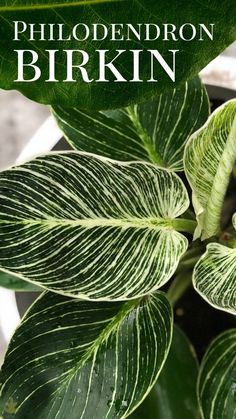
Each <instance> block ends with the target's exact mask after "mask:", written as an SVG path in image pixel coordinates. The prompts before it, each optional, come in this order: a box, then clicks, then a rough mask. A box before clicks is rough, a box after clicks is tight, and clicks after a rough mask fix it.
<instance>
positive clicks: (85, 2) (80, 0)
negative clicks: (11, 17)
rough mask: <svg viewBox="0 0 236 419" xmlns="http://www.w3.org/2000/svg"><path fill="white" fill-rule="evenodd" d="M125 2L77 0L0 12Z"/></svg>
mask: <svg viewBox="0 0 236 419" xmlns="http://www.w3.org/2000/svg"><path fill="white" fill-rule="evenodd" d="M122 1H125V0H78V1H75V2H69V3H64V2H60V3H48V4H40V3H38V4H30V5H14V4H13V5H11V6H10V5H9V6H0V12H16V11H28V10H30V11H32V10H44V9H58V8H68V7H76V6H85V5H96V4H102V3H118V2H122Z"/></svg>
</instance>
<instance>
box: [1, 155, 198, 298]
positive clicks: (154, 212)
mask: <svg viewBox="0 0 236 419" xmlns="http://www.w3.org/2000/svg"><path fill="white" fill-rule="evenodd" d="M188 205H189V200H188V194H187V191H186V189H185V187H184V185H183V183H182V181H181V180H180V179H179V178H178V177H177V176H176V175H175V174H174V173H171V172H168V171H167V170H164V169H160V168H157V167H155V166H153V165H151V164H147V163H140V162H137V163H120V162H114V161H111V160H108V159H105V158H101V157H100V158H99V157H97V156H93V155H89V154H84V153H79V152H67V153H61V154H51V155H49V156H46V157H40V158H37V159H35V160H33V161H31V162H29V163H26V164H24V165H22V166H19V167H15V168H13V169H12V170H8V171H5V172H2V173H1V174H0V267H1V269H4V270H6V271H11V272H13V273H15V274H17V275H19V276H20V277H22V278H23V279H26V280H29V281H32V282H34V283H36V284H39V285H41V286H43V287H45V288H48V289H50V290H54V291H56V292H59V293H62V294H65V295H69V296H72V297H73V296H76V297H79V298H85V299H103V300H104V299H106V300H111V299H113V300H115V299H116V300H122V299H129V298H134V297H137V296H142V295H145V294H147V293H150V292H152V291H154V290H156V289H158V288H159V287H161V286H162V285H163V284H165V283H166V282H167V281H168V280H169V279H170V277H171V276H172V275H173V273H174V272H175V270H176V268H177V265H178V263H179V260H180V258H181V256H182V255H183V254H184V253H185V251H186V249H187V246H188V241H187V239H186V237H184V236H183V235H182V234H180V233H179V232H178V231H176V230H179V231H185V230H186V231H187V230H188V228H189V230H194V228H195V223H194V222H192V221H190V220H183V219H176V217H178V216H180V215H181V214H182V213H183V212H185V211H186V209H187V208H188Z"/></svg>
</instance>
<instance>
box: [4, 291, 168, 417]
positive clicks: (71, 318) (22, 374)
mask: <svg viewBox="0 0 236 419" xmlns="http://www.w3.org/2000/svg"><path fill="white" fill-rule="evenodd" d="M171 337H172V311H171V307H170V305H169V303H168V300H167V299H166V297H165V296H164V295H163V294H160V293H156V294H155V295H153V296H149V297H148V298H146V299H144V300H143V301H137V300H136V301H132V302H129V303H122V302H119V303H117V302H116V303H114V302H113V303H105V302H99V303H94V302H92V303H91V302H90V303H88V302H85V301H79V300H72V299H68V298H65V297H62V296H59V295H57V294H50V293H46V294H44V295H43V296H42V297H40V298H39V299H38V300H37V301H36V303H35V304H34V305H33V306H32V308H31V309H30V311H29V312H28V313H27V315H26V317H25V318H24V319H23V322H22V324H21V326H20V327H19V328H18V330H17V331H16V333H15V335H14V337H13V339H12V341H11V343H10V347H9V350H8V352H7V355H6V359H5V362H4V365H3V368H2V372H1V375H0V394H1V397H0V414H2V415H3V417H4V419H10V418H12V415H13V416H14V417H16V418H17V419H32V412H33V416H34V417H35V418H37V419H45V418H47V419H55V418H57V419H65V418H69V419H95V418H96V419H105V418H107V419H121V418H124V417H126V416H127V415H128V414H129V413H131V411H132V410H133V409H135V407H136V406H137V405H138V404H139V403H140V402H141V401H142V399H143V398H144V397H145V396H146V394H147V393H148V392H149V391H150V390H151V388H152V386H153V384H154V383H155V381H156V379H157V376H158V375H159V373H160V371H161V369H162V367H163V364H164V362H165V360H166V357H167V355H168V351H169V347H170V343H171Z"/></svg>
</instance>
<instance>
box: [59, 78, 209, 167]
mask: <svg viewBox="0 0 236 419" xmlns="http://www.w3.org/2000/svg"><path fill="white" fill-rule="evenodd" d="M53 113H54V116H55V117H56V120H57V122H58V124H59V127H60V128H61V129H62V131H63V132H64V134H65V137H66V138H67V140H68V141H69V143H70V144H71V145H72V147H73V148H75V149H77V150H81V151H86V152H89V153H96V154H100V155H102V156H105V157H110V158H112V159H115V160H123V161H130V160H147V161H148V160H149V161H151V162H153V163H157V164H158V165H160V166H165V167H168V168H170V169H172V170H183V153H184V147H185V144H186V141H187V140H188V138H189V136H190V135H191V134H192V133H193V132H195V131H196V130H197V129H198V128H200V127H201V126H202V125H203V124H204V122H205V121H206V120H207V118H208V116H209V100H208V96H207V93H206V90H205V88H204V87H203V85H202V83H201V81H200V79H199V78H198V77H196V78H195V79H193V80H191V81H189V82H186V83H185V84H184V85H183V86H181V87H180V88H178V89H173V91H172V92H171V93H165V94H162V95H160V96H156V97H154V98H153V99H150V100H149V101H147V102H144V103H140V104H139V105H135V106H130V107H128V108H125V109H122V110H116V111H106V112H96V111H83V110H80V109H76V108H72V109H66V108H63V107H61V106H56V107H54V110H53Z"/></svg>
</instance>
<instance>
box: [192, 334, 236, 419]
mask: <svg viewBox="0 0 236 419" xmlns="http://www.w3.org/2000/svg"><path fill="white" fill-rule="evenodd" d="M235 381H236V329H233V330H227V331H226V332H224V333H223V334H222V335H220V336H218V337H217V338H216V339H215V341H214V342H213V343H212V344H211V346H210V348H209V349H208V351H207V353H206V355H205V356H204V358H203V361H202V365H201V367H200V375H199V382H198V395H199V402H200V405H201V411H202V418H203V419H209V418H211V419H235V417H236V403H235Z"/></svg>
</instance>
